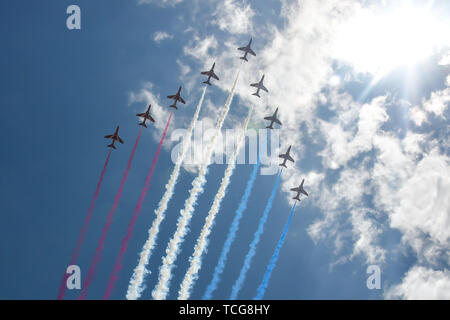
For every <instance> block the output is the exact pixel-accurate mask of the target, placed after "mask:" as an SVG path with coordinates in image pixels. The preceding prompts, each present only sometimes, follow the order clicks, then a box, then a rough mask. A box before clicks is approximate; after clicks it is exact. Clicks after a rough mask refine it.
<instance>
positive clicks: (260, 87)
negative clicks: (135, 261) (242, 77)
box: [251, 75, 269, 98]
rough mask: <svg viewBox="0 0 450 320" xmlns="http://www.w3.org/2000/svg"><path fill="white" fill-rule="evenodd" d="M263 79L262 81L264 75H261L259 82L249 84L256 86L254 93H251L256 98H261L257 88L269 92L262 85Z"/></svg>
mask: <svg viewBox="0 0 450 320" xmlns="http://www.w3.org/2000/svg"><path fill="white" fill-rule="evenodd" d="M263 81H264V75H263V76H262V78H261V80H259V82H257V83H252V84H251V86H252V87H255V88H257V90H256V92H255V93H252V94H253V95H254V96H257V97H258V98H261V97H260V96H259V90H264V91H265V92H269V90H267V88H266V87H264V84H263Z"/></svg>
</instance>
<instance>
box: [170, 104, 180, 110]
mask: <svg viewBox="0 0 450 320" xmlns="http://www.w3.org/2000/svg"><path fill="white" fill-rule="evenodd" d="M169 107H170V108H175V109H178V107H177V105H176V104H175V103H174V104H172V105H170V106H169Z"/></svg>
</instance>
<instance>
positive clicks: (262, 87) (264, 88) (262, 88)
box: [259, 85, 269, 92]
mask: <svg viewBox="0 0 450 320" xmlns="http://www.w3.org/2000/svg"><path fill="white" fill-rule="evenodd" d="M259 88H260V89H261V90H264V91H265V92H269V90H267V88H266V87H264V85H261V86H260V87H259Z"/></svg>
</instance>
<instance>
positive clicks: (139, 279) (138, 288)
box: [126, 86, 206, 300]
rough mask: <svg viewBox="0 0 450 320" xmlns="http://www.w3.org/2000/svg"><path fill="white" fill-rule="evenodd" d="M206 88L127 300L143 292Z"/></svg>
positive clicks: (140, 259)
mask: <svg viewBox="0 0 450 320" xmlns="http://www.w3.org/2000/svg"><path fill="white" fill-rule="evenodd" d="M205 93H206V86H205V88H204V89H203V92H202V96H201V98H200V101H199V102H198V105H197V109H196V110H195V114H194V117H193V119H192V121H191V123H190V125H189V128H188V130H187V133H186V136H185V138H184V140H183V144H182V145H181V149H180V151H179V152H178V157H177V162H176V163H175V167H174V168H173V171H172V174H171V175H170V178H169V182H168V183H167V184H166V191H165V193H164V195H163V197H162V198H161V200H160V202H159V205H158V208H157V209H156V210H155V214H156V218H155V220H153V224H152V227H151V228H150V229H149V230H148V239H147V241H146V242H145V244H144V246H143V247H142V251H141V254H140V257H139V263H138V265H137V266H136V268H135V269H134V272H133V275H132V276H131V279H130V283H129V284H128V291H127V295H126V298H127V299H128V300H136V299H139V297H140V296H141V294H142V291H144V289H145V286H144V278H145V275H146V274H147V273H148V272H149V271H147V269H146V267H147V264H148V262H149V260H150V256H151V254H152V251H153V249H154V247H155V244H156V238H157V236H158V233H159V226H160V225H161V222H162V221H163V220H164V217H165V215H164V213H165V212H166V210H167V205H168V203H169V201H170V199H171V198H172V195H173V192H174V190H175V185H176V182H177V180H178V176H179V174H180V168H181V164H182V163H183V159H184V157H185V155H186V152H187V150H188V149H189V145H190V143H191V137H192V132H193V131H194V127H195V124H196V122H197V119H198V115H199V113H200V109H201V108H202V104H203V98H204V97H205Z"/></svg>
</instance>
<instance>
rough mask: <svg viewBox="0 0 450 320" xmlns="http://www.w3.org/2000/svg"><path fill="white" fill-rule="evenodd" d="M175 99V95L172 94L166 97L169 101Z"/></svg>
mask: <svg viewBox="0 0 450 320" xmlns="http://www.w3.org/2000/svg"><path fill="white" fill-rule="evenodd" d="M175 97H176V95H175V94H173V95H171V96H167V98H169V99H175Z"/></svg>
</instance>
